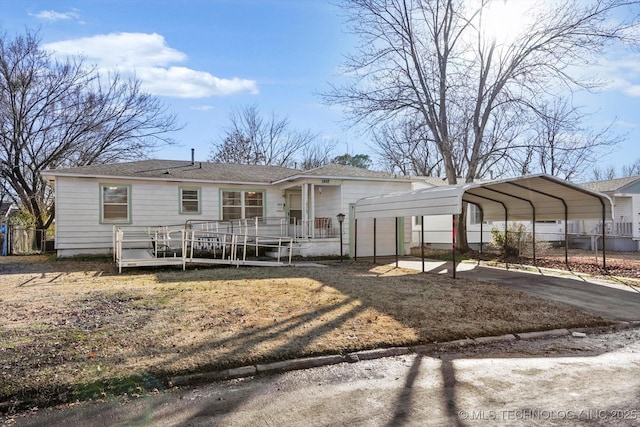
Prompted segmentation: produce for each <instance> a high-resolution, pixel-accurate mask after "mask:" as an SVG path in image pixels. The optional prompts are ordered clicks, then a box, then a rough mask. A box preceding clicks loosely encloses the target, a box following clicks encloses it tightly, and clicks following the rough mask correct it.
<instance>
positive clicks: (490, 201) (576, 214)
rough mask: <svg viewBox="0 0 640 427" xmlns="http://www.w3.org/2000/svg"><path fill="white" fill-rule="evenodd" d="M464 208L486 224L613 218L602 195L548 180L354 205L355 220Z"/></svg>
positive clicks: (477, 185)
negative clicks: (479, 212) (469, 205)
mask: <svg viewBox="0 0 640 427" xmlns="http://www.w3.org/2000/svg"><path fill="white" fill-rule="evenodd" d="M463 202H468V203H472V204H474V205H476V206H479V207H480V209H481V210H482V213H483V218H484V220H485V221H500V220H508V221H527V220H536V221H538V220H554V219H564V218H565V215H566V217H567V219H599V218H603V217H606V218H609V219H610V218H612V215H613V213H612V210H613V207H612V204H611V200H610V199H609V197H607V196H606V195H604V194H601V193H597V192H594V191H590V190H586V189H584V188H582V187H580V186H578V185H575V184H571V183H569V182H566V181H563V180H560V179H558V178H555V177H552V176H549V175H543V174H540V175H530V176H524V177H519V178H511V179H504V180H498V181H487V182H473V183H467V184H457V185H450V186H443V187H433V188H427V189H422V190H417V191H411V192H406V193H395V194H388V195H384V196H375V197H367V198H364V199H360V200H358V201H357V202H356V208H355V212H356V217H357V218H377V217H404V216H422V215H427V216H428V215H457V214H460V213H461V212H462V204H463Z"/></svg>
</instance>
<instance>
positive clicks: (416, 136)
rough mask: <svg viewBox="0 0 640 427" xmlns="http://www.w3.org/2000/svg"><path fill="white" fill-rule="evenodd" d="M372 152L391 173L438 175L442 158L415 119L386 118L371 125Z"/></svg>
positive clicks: (440, 170)
mask: <svg viewBox="0 0 640 427" xmlns="http://www.w3.org/2000/svg"><path fill="white" fill-rule="evenodd" d="M372 136H373V142H374V144H375V148H374V152H375V153H376V154H377V155H378V157H379V158H380V159H381V163H382V166H383V169H385V170H386V171H388V172H390V173H401V174H402V175H418V176H440V175H441V174H442V158H441V157H440V154H439V152H438V150H437V149H436V148H435V147H434V146H433V145H432V144H430V143H429V133H428V130H427V129H426V127H425V126H424V125H422V124H421V123H420V122H419V121H418V120H416V119H413V118H409V119H403V120H401V121H396V122H387V123H384V124H383V125H381V126H379V127H377V128H374V129H372Z"/></svg>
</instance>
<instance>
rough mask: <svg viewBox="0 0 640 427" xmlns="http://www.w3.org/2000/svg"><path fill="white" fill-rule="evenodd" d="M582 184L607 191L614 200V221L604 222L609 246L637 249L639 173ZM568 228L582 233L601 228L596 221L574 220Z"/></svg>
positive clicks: (639, 247)
mask: <svg viewBox="0 0 640 427" xmlns="http://www.w3.org/2000/svg"><path fill="white" fill-rule="evenodd" d="M581 185H582V186H583V187H584V188H586V189H588V190H591V191H597V192H600V193H603V194H606V195H607V196H609V198H610V199H611V200H612V202H613V205H614V217H613V221H612V222H611V223H608V224H606V225H605V227H606V230H605V231H606V234H607V245H608V246H609V248H610V249H612V250H616V251H638V250H640V176H633V177H627V178H618V179H610V180H604V181H593V182H587V183H584V184H581ZM569 229H570V232H571V233H575V234H585V235H588V234H593V233H600V232H601V230H602V229H601V225H600V223H598V222H597V221H581V222H573V223H570V224H569ZM585 243H586V240H585Z"/></svg>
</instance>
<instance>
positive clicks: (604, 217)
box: [596, 199, 607, 271]
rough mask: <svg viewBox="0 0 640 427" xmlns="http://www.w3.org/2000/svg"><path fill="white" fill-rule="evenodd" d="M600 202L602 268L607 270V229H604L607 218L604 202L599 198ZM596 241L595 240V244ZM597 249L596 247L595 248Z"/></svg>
mask: <svg viewBox="0 0 640 427" xmlns="http://www.w3.org/2000/svg"><path fill="white" fill-rule="evenodd" d="M600 203H601V204H602V269H603V270H604V271H607V251H606V249H605V241H606V240H607V238H606V237H607V231H606V230H605V228H604V227H605V224H604V222H605V221H606V220H607V212H606V209H605V207H604V206H605V205H604V202H603V201H602V199H600ZM597 245H598V243H597V242H596V246H597ZM596 249H597V248H596Z"/></svg>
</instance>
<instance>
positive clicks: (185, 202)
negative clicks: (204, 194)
mask: <svg viewBox="0 0 640 427" xmlns="http://www.w3.org/2000/svg"><path fill="white" fill-rule="evenodd" d="M180 213H181V214H199V213H200V189H199V188H192V187H189V188H188V187H180Z"/></svg>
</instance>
